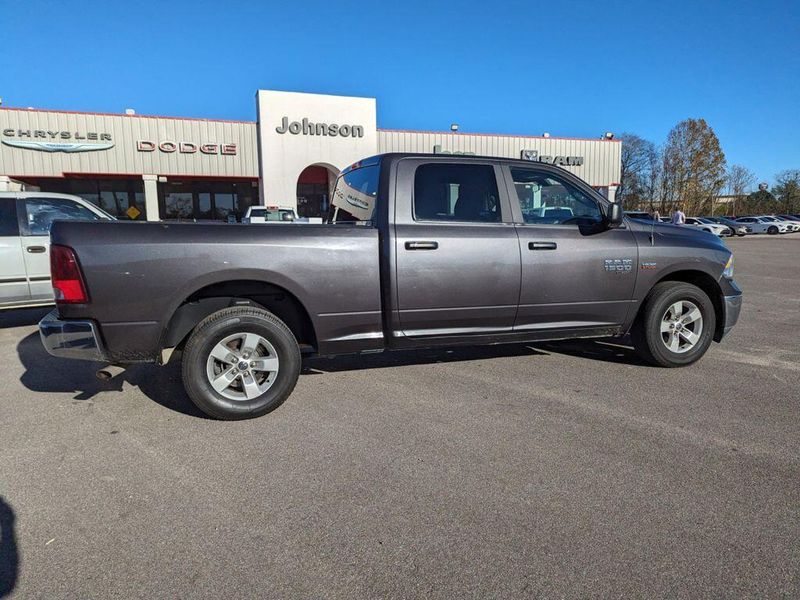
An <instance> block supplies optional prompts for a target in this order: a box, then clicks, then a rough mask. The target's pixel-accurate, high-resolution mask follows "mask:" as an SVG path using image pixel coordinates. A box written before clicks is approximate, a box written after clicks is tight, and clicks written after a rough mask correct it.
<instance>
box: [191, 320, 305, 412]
mask: <svg viewBox="0 0 800 600" xmlns="http://www.w3.org/2000/svg"><path fill="white" fill-rule="evenodd" d="M300 365H301V359H300V348H299V347H298V345H297V340H296V339H295V337H294V335H293V334H292V332H291V330H290V329H289V328H288V327H287V326H286V324H284V322H283V321H281V320H280V319H279V318H278V317H276V316H275V315H273V314H272V313H271V312H269V311H266V310H263V309H260V308H254V307H250V306H240V307H232V308H225V309H223V310H220V311H217V312H215V313H214V314H212V315H209V316H208V317H206V319H204V320H203V321H201V322H200V324H199V325H197V327H195V329H194V331H193V332H192V334H191V336H190V337H189V341H188V342H187V343H186V348H185V349H184V352H183V365H182V372H183V385H184V388H185V389H186V393H187V394H189V397H190V398H191V400H192V402H194V404H195V405H196V406H197V408H199V409H200V410H202V411H203V412H204V413H206V414H207V415H209V416H211V417H214V418H217V419H225V420H238V419H250V418H253V417H258V416H261V415H263V414H266V413H268V412H270V411H272V410H274V409H276V408H277V407H278V406H280V405H281V404H282V403H283V401H284V400H286V398H288V397H289V395H290V394H291V393H292V390H294V386H295V384H296V383H297V378H298V376H299V375H300Z"/></svg>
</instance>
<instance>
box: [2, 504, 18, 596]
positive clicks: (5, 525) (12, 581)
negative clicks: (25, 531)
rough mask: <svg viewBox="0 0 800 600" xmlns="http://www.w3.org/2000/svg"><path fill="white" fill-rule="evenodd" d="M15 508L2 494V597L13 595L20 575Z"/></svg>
mask: <svg viewBox="0 0 800 600" xmlns="http://www.w3.org/2000/svg"><path fill="white" fill-rule="evenodd" d="M14 521H15V517H14V510H13V509H12V508H11V506H10V505H9V504H8V502H6V500H5V498H3V497H2V496H0V598H5V597H6V596H9V595H11V592H13V591H14V588H15V587H16V585H17V578H18V576H19V550H18V549H17V533H16V529H15V526H14Z"/></svg>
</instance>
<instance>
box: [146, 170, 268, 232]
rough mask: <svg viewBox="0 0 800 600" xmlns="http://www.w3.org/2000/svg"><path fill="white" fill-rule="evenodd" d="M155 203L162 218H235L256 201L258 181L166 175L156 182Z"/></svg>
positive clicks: (256, 203)
mask: <svg viewBox="0 0 800 600" xmlns="http://www.w3.org/2000/svg"><path fill="white" fill-rule="evenodd" d="M158 204H159V213H160V218H161V219H165V220H182V221H228V222H233V221H236V222H238V221H241V220H242V217H243V216H244V215H245V214H246V213H247V209H248V208H250V206H254V205H258V184H257V183H255V182H252V181H209V180H205V179H179V178H169V180H168V181H166V182H160V183H159V184H158Z"/></svg>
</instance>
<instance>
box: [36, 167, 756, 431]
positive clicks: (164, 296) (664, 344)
mask: <svg viewBox="0 0 800 600" xmlns="http://www.w3.org/2000/svg"><path fill="white" fill-rule="evenodd" d="M51 238H52V255H51V270H52V282H53V287H54V288H55V293H56V298H57V300H56V301H57V308H56V310H54V311H53V312H52V313H51V314H50V315H48V316H47V317H45V318H44V319H43V320H42V322H41V323H40V333H41V337H42V341H43V343H44V345H45V347H46V348H47V350H48V351H49V352H50V353H51V354H53V355H55V356H61V357H70V358H81V359H89V360H96V361H104V362H106V363H109V364H113V365H125V364H127V363H134V362H154V363H162V364H163V363H164V362H166V361H167V360H170V359H171V358H172V357H178V356H180V358H181V360H182V374H183V382H184V385H185V388H186V391H187V393H188V395H189V396H190V398H191V399H192V401H193V402H195V403H196V404H197V406H198V407H199V408H200V409H201V410H203V411H204V412H206V413H207V414H209V415H211V416H213V417H217V418H221V419H242V418H248V417H255V416H258V415H262V414H264V413H267V412H269V411H270V410H272V409H274V408H276V407H277V406H279V405H280V404H281V402H283V401H284V400H285V399H286V398H287V397H288V396H289V395H290V394H291V392H292V390H293V388H294V386H295V383H296V381H297V378H298V374H299V372H300V366H301V353H303V352H314V353H318V354H321V355H333V354H342V353H355V352H372V351H381V350H385V349H404V348H405V349H407V348H420V347H430V346H444V345H453V344H495V343H502V342H523V341H524V342H533V341H540V340H554V339H564V338H579V337H586V338H590V337H591V338H596V337H614V336H621V335H624V334H626V333H629V332H630V334H631V339H632V341H633V344H634V346H635V348H636V349H637V350H638V352H639V353H640V354H641V356H642V357H643V358H644V359H645V360H646V361H648V362H650V363H652V364H654V365H659V366H662V367H677V366H681V365H688V364H690V363H693V362H695V361H696V360H698V359H699V358H700V357H701V356H702V355H703V354H704V353H705V352H706V350H707V349H708V347H709V345H710V344H711V342H712V340H713V341H720V340H721V339H722V338H723V337H724V336H725V334H726V333H728V331H729V330H730V329H731V327H733V326H734V324H735V323H736V320H737V318H738V315H739V309H740V305H741V292H740V290H739V289H738V287H737V286H736V284H735V283H734V281H733V256H732V254H731V252H730V251H729V250H728V248H727V247H726V246H725V244H724V243H723V242H722V241H720V240H719V239H718V238H717V237H716V236H714V235H712V234H709V233H706V232H704V231H700V230H697V229H696V228H692V227H676V226H672V225H663V224H661V223H655V222H652V221H650V222H643V221H637V220H635V219H629V218H626V217H625V216H624V215H623V213H622V207H621V206H620V205H619V204H615V203H610V202H608V201H607V200H606V199H605V198H603V197H602V196H601V195H600V194H598V193H597V192H596V191H595V190H594V189H592V188H591V187H590V186H589V185H587V184H586V183H584V182H583V181H581V180H580V179H578V178H577V177H575V176H574V175H572V174H570V173H569V172H567V171H565V170H563V169H560V168H558V167H555V166H552V165H546V164H540V163H532V162H528V161H521V160H510V159H502V158H481V157H474V156H439V155H426V154H386V155H381V156H376V157H372V158H367V159H365V160H362V161H360V162H358V163H356V164H354V165H352V166H350V167H348V168H347V169H345V170H344V171H343V172H342V173H341V175H340V176H339V177H338V179H337V181H336V184H335V187H334V190H333V194H332V200H331V210H330V214H329V216H328V219H327V222H326V223H324V224H321V225H308V226H304V227H297V226H294V225H291V224H287V225H282V224H275V225H273V226H271V227H263V226H258V225H228V226H222V227H221V226H218V225H212V224H200V223H166V222H162V223H124V222H56V223H55V224H54V226H53V228H52V231H51ZM175 350H178V351H179V352H175Z"/></svg>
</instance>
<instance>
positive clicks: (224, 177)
mask: <svg viewBox="0 0 800 600" xmlns="http://www.w3.org/2000/svg"><path fill="white" fill-rule="evenodd" d="M126 112H127V113H132V111H126ZM256 112H257V121H225V120H219V119H189V118H182V117H156V116H142V115H136V114H106V113H88V112H75V111H68V110H39V109H32V108H2V107H0V190H34V191H49V192H62V193H68V194H75V195H78V196H82V197H84V198H86V199H88V200H90V201H91V202H93V203H95V204H97V205H98V206H100V207H101V208H103V209H104V210H106V211H108V212H109V213H111V214H113V215H115V216H117V217H118V218H121V219H132V220H145V219H146V220H150V221H158V220H168V219H184V220H186V219H197V220H205V219H213V220H231V218H232V216H235V217H236V218H237V220H238V219H240V218H241V217H242V216H243V215H244V213H245V212H246V211H247V208H248V207H249V206H251V205H255V204H266V205H268V206H282V207H284V206H286V207H295V208H296V209H297V213H298V215H299V216H301V217H316V216H323V215H324V214H326V213H327V209H328V204H329V198H330V193H331V190H332V186H333V183H334V181H335V179H336V176H337V175H338V173H339V172H340V171H341V170H342V169H344V168H345V167H347V166H348V165H350V164H352V163H354V162H356V161H357V160H359V159H361V158H364V157H367V156H371V155H374V154H379V153H385V152H422V153H432V154H475V155H480V156H497V157H508V158H522V159H525V160H531V161H539V162H547V163H551V164H556V165H559V166H562V167H564V168H565V169H568V170H569V171H572V172H573V173H575V174H576V175H578V176H579V177H581V178H582V179H584V180H585V181H586V182H588V183H589V184H590V185H592V186H593V187H595V188H596V189H597V190H599V191H600V192H601V193H602V194H604V195H605V196H606V197H608V198H610V199H612V200H613V198H614V194H615V191H616V188H617V186H618V185H619V180H620V160H621V144H620V143H619V142H618V141H617V140H613V139H609V137H610V136H602V137H600V136H598V137H596V138H587V139H578V138H559V137H555V136H550V135H548V134H543V135H541V136H526V135H493V134H483V133H481V134H474V133H462V132H458V131H413V130H393V129H379V128H378V126H377V106H376V100H375V99H374V98H355V97H348V96H329V95H321V94H305V93H296V92H278V91H270V90H259V91H258V92H257V94H256Z"/></svg>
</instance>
